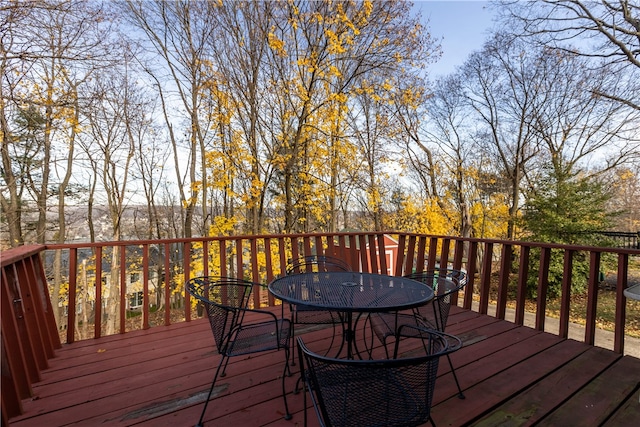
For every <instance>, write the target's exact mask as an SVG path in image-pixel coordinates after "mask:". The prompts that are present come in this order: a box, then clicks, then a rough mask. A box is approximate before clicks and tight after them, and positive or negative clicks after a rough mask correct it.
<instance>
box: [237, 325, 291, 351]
mask: <svg viewBox="0 0 640 427" xmlns="http://www.w3.org/2000/svg"><path fill="white" fill-rule="evenodd" d="M273 323H274V322H262V323H254V324H249V325H242V326H241V327H239V328H238V329H237V330H236V331H235V332H234V333H235V334H236V336H235V339H234V340H233V341H231V342H230V343H229V348H228V349H227V355H228V356H240V355H243V354H249V353H255V352H258V351H267V350H276V349H278V348H282V347H286V346H287V344H288V341H289V333H290V329H291V322H290V321H289V319H278V326H277V328H278V330H279V331H280V334H279V335H280V342H278V335H277V334H276V333H275V329H274V324H273Z"/></svg>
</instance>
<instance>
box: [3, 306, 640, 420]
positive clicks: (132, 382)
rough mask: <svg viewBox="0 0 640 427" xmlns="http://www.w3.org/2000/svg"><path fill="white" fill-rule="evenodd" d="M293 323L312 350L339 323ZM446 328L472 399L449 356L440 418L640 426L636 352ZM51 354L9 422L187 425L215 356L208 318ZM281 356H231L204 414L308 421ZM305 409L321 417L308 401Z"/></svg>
mask: <svg viewBox="0 0 640 427" xmlns="http://www.w3.org/2000/svg"><path fill="white" fill-rule="evenodd" d="M277 310H278V311H279V308H278V309H277ZM297 330H298V331H299V332H301V333H302V334H303V335H302V336H303V339H304V340H305V343H307V344H308V345H309V347H311V348H312V349H316V350H319V349H321V348H323V347H326V346H328V343H329V337H330V336H331V335H332V333H333V331H332V329H331V328H324V329H316V330H313V331H310V330H306V331H305V330H303V329H302V328H297ZM447 332H450V333H453V334H456V335H458V336H459V337H461V338H462V340H463V342H464V347H463V348H462V349H461V350H459V351H457V352H455V353H453V354H452V359H453V363H454V365H455V366H456V367H457V368H456V369H457V374H458V378H459V379H460V382H461V385H462V388H463V390H464V393H465V395H466V399H465V400H460V399H458V398H457V397H456V387H455V383H454V381H453V377H452V375H451V374H450V372H449V366H448V364H447V363H446V361H444V359H443V362H444V363H441V364H440V372H439V377H438V382H437V384H436V396H435V401H434V407H433V412H432V415H433V419H434V421H435V423H436V425H437V426H438V427H442V426H463V425H477V426H496V425H530V424H536V423H540V424H541V425H550V426H571V425H581V426H584V425H594V426H595V425H605V426H638V425H640V359H638V358H635V357H632V356H624V357H623V356H620V355H618V354H616V353H614V352H612V351H609V350H605V349H602V348H598V347H592V346H589V345H587V344H584V343H580V342H577V341H574V340H563V339H561V338H559V337H557V336H555V335H552V334H549V333H543V332H539V331H536V330H534V329H531V328H527V327H522V326H517V325H515V324H513V323H510V322H507V321H500V320H497V319H495V318H494V317H490V316H486V315H480V314H478V313H476V312H473V311H466V310H463V309H459V308H457V307H454V308H453V309H452V313H451V315H450V316H449V325H448V327H447ZM359 336H360V335H359ZM56 354H57V355H56V357H55V358H54V359H52V360H50V367H49V369H47V370H45V371H44V372H43V374H42V380H41V381H40V382H39V383H38V384H37V385H36V386H35V387H34V392H35V396H34V398H33V399H31V400H28V401H24V402H23V407H24V411H25V413H24V414H23V415H22V416H20V417H16V418H13V419H11V420H10V425H11V426H16V427H26V426H37V427H41V426H64V425H82V426H96V425H108V426H125V425H126V426H129V425H149V426H151V425H153V426H191V425H194V424H195V422H196V421H197V419H198V417H199V414H200V411H201V408H202V406H201V405H202V402H203V399H204V398H205V396H206V392H207V391H208V387H209V385H210V381H211V379H212V376H213V373H214V369H215V367H216V366H217V363H218V360H219V359H218V357H219V356H218V355H217V354H216V352H215V351H214V347H213V339H212V335H211V331H210V329H209V324H208V323H207V322H206V321H205V320H202V319H199V320H195V321H192V322H189V323H180V324H175V325H172V326H169V327H155V328H152V329H150V330H147V331H137V332H133V333H128V334H126V335H117V336H110V337H104V338H100V339H97V340H88V341H81V342H76V343H74V344H71V345H67V346H64V347H63V348H62V349H61V350H58V351H57V353H56ZM283 361H284V352H282V351H280V352H275V351H274V352H268V353H263V354H259V355H252V356H251V357H246V358H243V357H239V358H232V359H231V361H230V363H229V367H228V369H227V376H226V377H224V378H221V379H219V381H218V385H219V386H218V387H217V391H216V393H217V396H216V397H214V400H213V401H212V402H211V403H210V404H209V408H208V410H207V415H206V417H205V425H209V426H264V425H269V426H286V427H292V426H300V425H302V424H303V413H302V410H303V407H302V406H303V398H302V394H297V395H294V394H292V393H289V394H288V400H289V407H290V409H291V411H292V413H293V419H292V420H290V421H285V420H284V419H283V418H282V415H283V408H284V407H283V402H282V397H281V394H280V390H281V389H280V380H279V376H280V375H281V372H282V371H281V370H282V367H283V365H282V363H283ZM297 368H298V364H297V363H296V366H295V367H294V368H293V371H294V375H293V376H292V377H291V378H289V379H287V381H288V383H287V385H288V387H289V389H290V390H293V388H294V385H295V382H296V379H297V377H298V376H297V375H295V372H296V371H297ZM309 418H310V420H311V423H310V424H311V425H313V426H315V425H317V420H316V419H315V414H313V412H310V413H309Z"/></svg>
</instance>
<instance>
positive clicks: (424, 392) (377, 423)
mask: <svg viewBox="0 0 640 427" xmlns="http://www.w3.org/2000/svg"><path fill="white" fill-rule="evenodd" d="M421 336H422V339H423V344H424V345H423V347H422V348H424V352H422V351H420V352H419V353H418V355H417V356H412V357H407V358H394V359H384V360H361V359H335V358H330V357H326V356H321V355H319V354H315V353H313V352H312V351H310V350H309V349H308V348H307V347H306V346H305V345H304V342H303V341H302V338H300V337H298V338H297V342H298V356H299V359H300V362H299V363H300V370H301V372H302V375H303V381H304V384H305V394H304V408H305V412H304V425H305V426H306V425H307V411H306V409H307V404H306V403H307V402H306V400H307V392H308V393H309V395H310V396H311V401H312V404H313V408H314V410H315V413H316V415H317V417H318V420H319V421H320V425H321V426H335V427H341V426H359V427H395V426H398V427H399V426H403V427H411V426H418V425H422V424H424V423H426V422H427V421H429V422H430V423H431V424H432V425H434V426H435V423H434V422H433V419H432V418H431V403H432V400H433V393H434V388H435V382H436V378H437V374H438V361H439V359H440V356H442V355H444V354H447V353H448V352H449V347H448V346H449V344H450V342H452V341H455V340H456V339H457V338H455V337H452V336H446V334H444V333H442V332H437V331H434V330H430V331H428V330H426V329H423V330H421Z"/></svg>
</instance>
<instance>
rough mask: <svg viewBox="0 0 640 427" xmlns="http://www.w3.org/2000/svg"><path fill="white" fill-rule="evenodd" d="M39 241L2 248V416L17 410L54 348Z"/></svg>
mask: <svg viewBox="0 0 640 427" xmlns="http://www.w3.org/2000/svg"><path fill="white" fill-rule="evenodd" d="M43 249H44V247H43V246H25V247H20V248H16V249H12V250H9V251H4V252H3V253H2V259H1V265H2V274H1V280H2V295H1V297H0V299H1V301H2V312H1V313H2V314H1V319H2V328H1V329H0V330H1V335H2V346H1V350H2V418H3V425H7V423H6V420H7V419H8V418H11V417H12V416H14V415H19V414H20V413H21V412H22V404H21V400H22V399H26V398H29V397H31V396H32V394H33V392H32V385H33V383H35V382H37V381H39V380H40V372H41V371H42V370H43V369H46V368H47V367H48V360H49V359H50V358H52V357H54V355H55V349H57V348H60V346H61V345H60V339H59V336H58V331H57V328H56V324H55V319H54V316H53V310H52V307H51V300H50V298H49V289H48V286H47V282H46V279H45V275H44V270H43V266H42V263H41V261H40V254H41V253H42V250H43Z"/></svg>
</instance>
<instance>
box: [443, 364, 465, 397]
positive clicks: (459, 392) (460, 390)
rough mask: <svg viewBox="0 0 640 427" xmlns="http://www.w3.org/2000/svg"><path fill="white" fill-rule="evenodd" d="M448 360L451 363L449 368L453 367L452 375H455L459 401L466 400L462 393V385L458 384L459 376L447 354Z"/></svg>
mask: <svg viewBox="0 0 640 427" xmlns="http://www.w3.org/2000/svg"><path fill="white" fill-rule="evenodd" d="M447 360H448V361H449V366H450V367H451V373H452V374H453V379H454V380H455V381H456V386H457V387H458V399H464V394H463V393H462V389H461V388H460V383H459V382H458V376H457V375H456V370H455V368H454V367H453V363H451V357H449V355H448V354H447Z"/></svg>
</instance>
